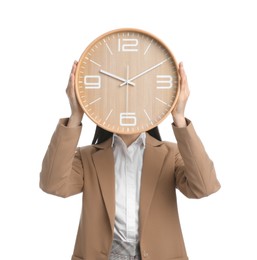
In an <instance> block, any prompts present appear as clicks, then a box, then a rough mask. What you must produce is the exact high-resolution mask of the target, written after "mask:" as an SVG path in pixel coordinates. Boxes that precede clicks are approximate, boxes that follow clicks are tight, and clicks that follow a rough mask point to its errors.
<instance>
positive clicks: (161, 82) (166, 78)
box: [156, 75, 172, 89]
mask: <svg viewBox="0 0 257 260" xmlns="http://www.w3.org/2000/svg"><path fill="white" fill-rule="evenodd" d="M156 84H157V89H169V88H171V87H172V76H170V75H157V76H156Z"/></svg>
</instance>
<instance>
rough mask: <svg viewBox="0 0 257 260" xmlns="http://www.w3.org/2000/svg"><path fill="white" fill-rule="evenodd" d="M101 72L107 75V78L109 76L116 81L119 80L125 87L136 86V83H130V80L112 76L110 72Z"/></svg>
mask: <svg viewBox="0 0 257 260" xmlns="http://www.w3.org/2000/svg"><path fill="white" fill-rule="evenodd" d="M99 72H100V73H102V74H105V75H107V76H109V77H112V78H114V79H117V80H120V81H122V82H123V83H124V85H125V84H129V85H132V86H135V83H133V82H130V81H129V80H126V79H124V78H121V77H119V76H116V75H114V74H112V73H110V72H108V71H105V70H100V71H99Z"/></svg>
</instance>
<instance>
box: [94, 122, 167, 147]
mask: <svg viewBox="0 0 257 260" xmlns="http://www.w3.org/2000/svg"><path fill="white" fill-rule="evenodd" d="M147 133H148V134H149V135H151V136H152V137H154V138H155V139H157V140H159V141H161V140H162V139H161V135H160V132H159V128H158V126H156V127H154V128H152V129H150V130H148V131H147ZM112 135H113V133H112V132H109V131H107V130H105V129H103V128H101V127H100V126H98V125H97V126H96V129H95V135H94V138H93V141H92V144H100V143H103V142H104V141H106V140H107V139H109V138H111V137H112Z"/></svg>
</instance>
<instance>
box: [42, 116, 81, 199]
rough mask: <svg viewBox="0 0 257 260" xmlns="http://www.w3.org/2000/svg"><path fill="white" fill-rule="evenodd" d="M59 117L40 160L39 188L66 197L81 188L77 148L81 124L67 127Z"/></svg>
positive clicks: (79, 161) (65, 121)
mask: <svg viewBox="0 0 257 260" xmlns="http://www.w3.org/2000/svg"><path fill="white" fill-rule="evenodd" d="M67 121H68V119H60V121H59V123H58V125H57V127H56V129H55V132H54V133H53V136H52V138H51V141H50V144H49V146H48V149H47V151H46V154H45V156H44V159H43V162H42V169H41V172H40V184H39V186H40V188H41V189H42V190H43V191H45V192H46V193H50V194H53V195H56V196H60V197H68V196H71V195H75V194H77V193H80V192H81V191H82V189H83V167H82V162H81V157H80V151H79V149H77V144H78V140H79V137H80V133H81V129H82V126H78V127H75V128H69V127H67V126H66V124H67Z"/></svg>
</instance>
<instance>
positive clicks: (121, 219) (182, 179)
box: [40, 62, 220, 260]
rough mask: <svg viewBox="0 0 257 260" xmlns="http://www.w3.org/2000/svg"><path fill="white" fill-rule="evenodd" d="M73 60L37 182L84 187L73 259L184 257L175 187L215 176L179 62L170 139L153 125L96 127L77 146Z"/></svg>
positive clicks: (61, 188) (189, 189) (59, 190)
mask: <svg viewBox="0 0 257 260" xmlns="http://www.w3.org/2000/svg"><path fill="white" fill-rule="evenodd" d="M76 67H77V62H74V64H73V67H72V71H71V74H70V78H69V82H68V86H67V89H66V93H67V95H68V98H69V102H70V107H71V116H70V117H69V118H67V119H61V120H60V121H59V123H58V126H57V128H56V130H55V132H54V134H53V136H52V139H51V142H50V145H49V147H48V149H47V152H46V154H45V157H44V160H43V163H42V171H41V174H40V187H41V188H42V190H44V191H45V192H47V193H50V194H54V195H57V196H61V197H68V196H71V195H74V194H78V193H80V192H83V203H82V213H81V218H80V223H79V229H78V233H77V239H76V243H75V248H74V252H73V256H72V260H81V259H84V260H85V259H87V260H108V259H110V260H114V259H120V260H125V259H151V260H165V259H169V260H172V259H173V260H186V259H188V257H187V253H186V249H185V246H184V241H183V236H182V232H181V228H180V224H179V217H178V209H177V200H176V189H179V190H180V191H181V192H182V193H183V194H184V195H185V196H187V197H189V198H202V197H205V196H208V195H210V194H212V193H214V192H216V191H217V190H218V189H219V188H220V184H219V182H218V180H217V178H216V174H215V169H214V166H213V163H212V161H211V160H210V159H209V157H208V155H207V153H206V151H205V149H204V147H203V145H202V143H201V141H200V139H199V137H198V136H197V134H196V132H195V130H194V128H193V125H192V123H191V122H190V121H189V120H188V119H186V118H185V116H184V112H185V107H186V103H187V100H188V97H189V89H188V84H187V78H186V74H185V71H184V69H183V65H182V63H180V64H179V74H180V80H181V82H180V83H181V92H180V96H179V99H178V102H177V105H176V107H175V109H174V110H173V111H172V117H173V121H174V123H173V124H172V128H173V132H174V135H175V137H176V140H177V144H175V143H170V142H162V141H161V140H160V136H159V132H158V128H155V129H153V130H151V131H149V132H147V133H141V134H137V135H116V134H113V133H109V132H107V131H104V130H103V129H101V128H99V127H97V128H96V133H95V137H94V140H93V144H92V145H89V146H85V147H81V148H79V147H77V144H78V140H79V137H80V132H81V129H82V124H81V121H82V118H83V115H84V113H83V111H82V109H81V107H80V105H79V104H78V101H77V99H76V95H75V88H74V84H75V83H74V82H75V81H74V77H75V71H76Z"/></svg>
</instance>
